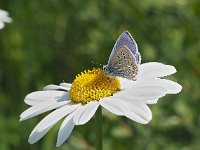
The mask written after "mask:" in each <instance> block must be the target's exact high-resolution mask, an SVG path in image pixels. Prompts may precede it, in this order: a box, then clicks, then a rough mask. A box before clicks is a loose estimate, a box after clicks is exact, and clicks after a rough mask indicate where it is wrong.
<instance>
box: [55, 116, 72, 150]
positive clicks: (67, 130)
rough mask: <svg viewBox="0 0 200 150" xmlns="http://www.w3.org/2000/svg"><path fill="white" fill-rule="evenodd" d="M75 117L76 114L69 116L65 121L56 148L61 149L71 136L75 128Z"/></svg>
mask: <svg viewBox="0 0 200 150" xmlns="http://www.w3.org/2000/svg"><path fill="white" fill-rule="evenodd" d="M73 115H74V113H71V114H69V115H68V116H67V117H66V118H65V120H64V121H63V123H62V125H61V127H60V129H59V132H58V138H57V143H56V147H60V146H61V145H62V144H63V143H64V142H65V141H66V140H67V138H68V137H69V135H70V134H71V132H72V130H73V128H74V122H73Z"/></svg>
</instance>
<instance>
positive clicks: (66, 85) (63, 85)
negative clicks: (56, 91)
mask: <svg viewBox="0 0 200 150" xmlns="http://www.w3.org/2000/svg"><path fill="white" fill-rule="evenodd" d="M60 86H62V87H66V88H69V89H70V88H71V86H72V84H71V83H60Z"/></svg>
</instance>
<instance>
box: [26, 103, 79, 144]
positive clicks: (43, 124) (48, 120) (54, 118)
mask: <svg viewBox="0 0 200 150" xmlns="http://www.w3.org/2000/svg"><path fill="white" fill-rule="evenodd" d="M79 106H80V104H75V105H71V106H69V105H66V106H63V107H61V108H59V109H57V110H55V111H53V112H52V113H50V114H49V115H47V116H46V117H45V118H44V119H42V120H41V121H40V122H39V123H38V124H37V126H36V127H35V128H34V129H33V131H32V132H31V135H30V136H29V140H28V141H29V143H31V144H33V143H35V142H37V141H38V140H39V139H41V138H42V137H43V136H44V135H45V134H46V133H47V132H48V131H49V130H50V129H51V128H52V127H53V126H54V125H55V124H56V123H57V122H58V121H59V120H60V119H62V118H63V117H64V116H66V115H68V114H70V113H71V112H72V111H74V110H75V109H77V108H78V107H79Z"/></svg>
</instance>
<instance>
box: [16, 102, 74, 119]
mask: <svg viewBox="0 0 200 150" xmlns="http://www.w3.org/2000/svg"><path fill="white" fill-rule="evenodd" d="M69 102H70V101H63V102H50V103H48V102H41V103H40V104H37V105H34V106H32V107H30V108H28V109H27V110H25V111H24V112H23V113H22V114H21V115H20V121H24V120H27V119H29V118H32V117H34V116H37V115H39V114H42V113H44V112H47V111H49V110H52V109H56V108H59V107H61V106H63V105H66V104H67V103H69Z"/></svg>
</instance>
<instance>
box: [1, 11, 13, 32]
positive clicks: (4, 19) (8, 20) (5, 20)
mask: <svg viewBox="0 0 200 150" xmlns="http://www.w3.org/2000/svg"><path fill="white" fill-rule="evenodd" d="M11 22H12V18H10V17H9V13H8V12H7V11H5V10H1V9H0V30H1V29H3V28H4V26H5V23H11Z"/></svg>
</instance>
